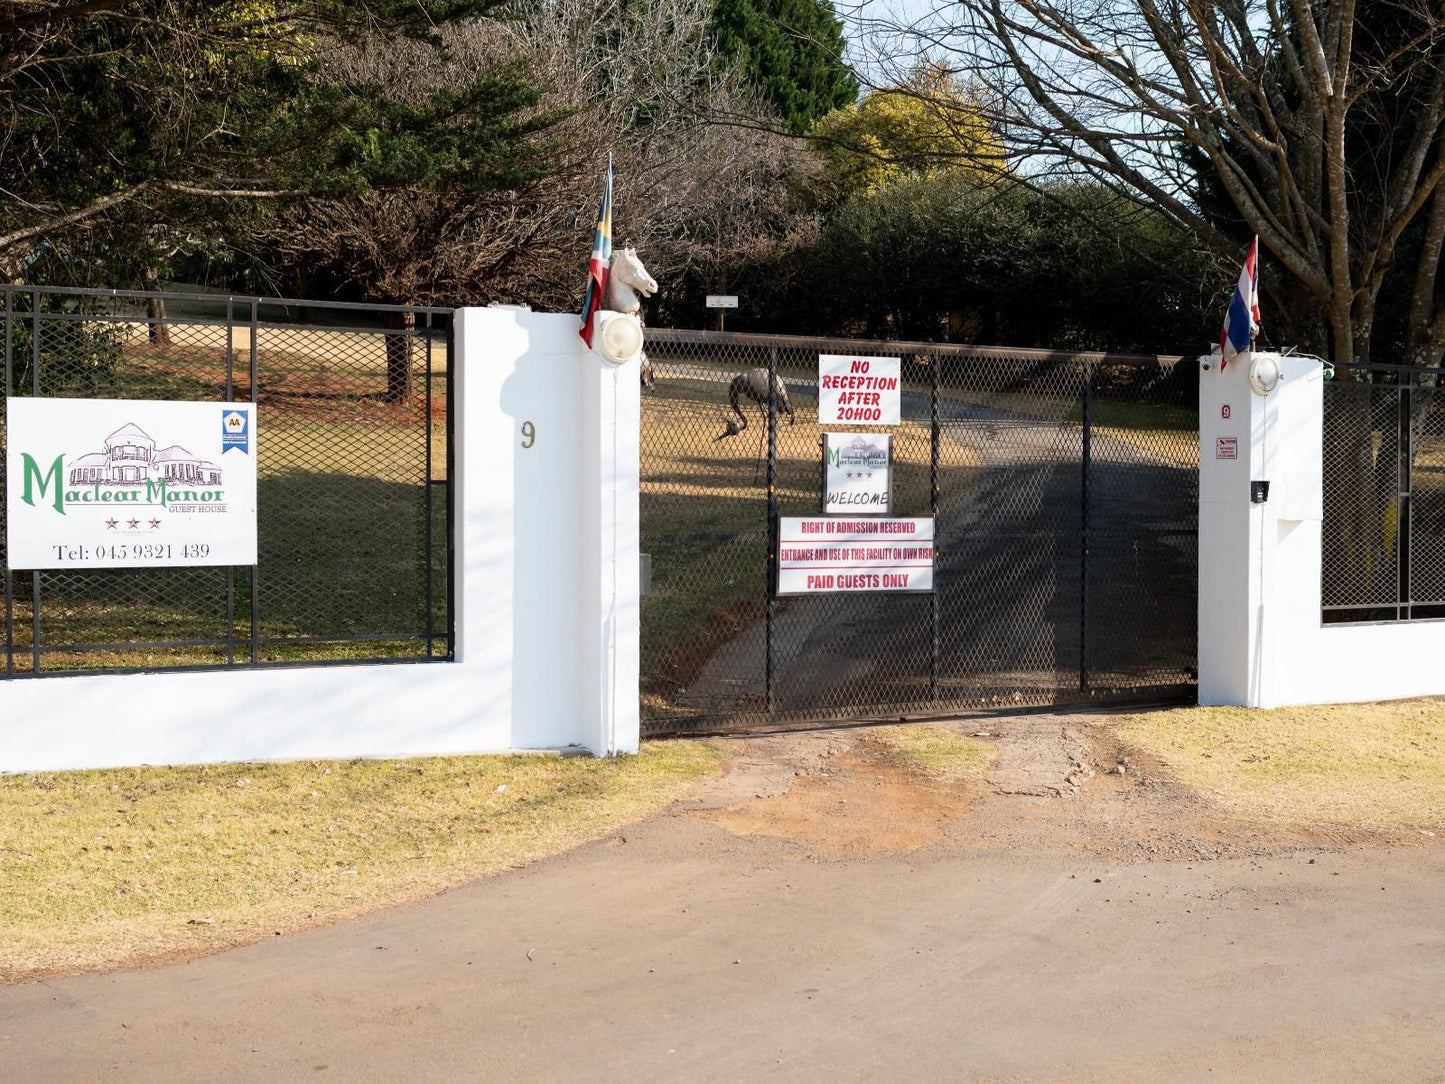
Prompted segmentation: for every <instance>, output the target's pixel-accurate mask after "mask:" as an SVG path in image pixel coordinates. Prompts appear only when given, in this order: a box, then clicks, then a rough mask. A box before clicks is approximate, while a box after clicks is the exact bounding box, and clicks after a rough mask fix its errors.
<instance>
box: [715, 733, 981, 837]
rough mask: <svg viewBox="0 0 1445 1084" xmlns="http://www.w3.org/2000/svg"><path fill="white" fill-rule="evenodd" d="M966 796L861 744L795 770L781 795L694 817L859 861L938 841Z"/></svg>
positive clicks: (871, 745)
mask: <svg viewBox="0 0 1445 1084" xmlns="http://www.w3.org/2000/svg"><path fill="white" fill-rule="evenodd" d="M971 805H972V796H971V795H970V793H969V792H968V789H967V788H966V787H964V786H961V785H942V784H939V783H936V782H931V781H929V779H928V778H927V777H925V776H923V775H922V774H921V773H919V772H917V771H913V770H909V769H906V768H902V767H899V766H898V765H896V764H894V763H891V762H890V761H889V758H888V755H887V750H886V748H885V747H884V746H882V745H880V744H878V743H875V742H870V741H860V742H858V744H857V745H856V746H855V747H854V748H853V749H851V750H849V751H848V752H845V753H843V754H842V755H841V756H838V757H837V758H836V759H835V760H834V762H833V763H830V764H827V765H823V766H820V767H818V768H816V769H814V770H811V771H807V772H799V774H798V775H796V776H795V778H794V779H793V781H792V785H791V786H789V787H788V788H787V789H786V790H785V791H784V792H783V793H781V794H775V795H769V796H766V797H755V798H753V799H750V800H748V801H745V802H742V803H740V804H739V805H735V806H731V807H729V808H726V809H713V810H706V811H701V812H699V813H698V814H697V815H698V816H700V817H703V818H704V819H706V820H709V821H711V822H712V823H714V824H717V825H720V826H721V827H723V828H726V829H727V830H728V831H729V832H732V833H733V834H734V835H739V836H772V837H774V838H776V839H785V840H793V841H795V842H797V843H799V844H803V845H805V846H806V848H807V849H808V851H809V852H810V853H816V854H821V855H823V856H825V857H829V858H861V857H865V856H867V855H872V854H880V853H883V852H887V851H903V852H907V851H915V850H917V849H918V848H920V847H924V846H928V845H930V844H934V843H937V842H939V841H940V840H942V839H943V838H944V836H945V834H946V829H947V827H948V825H949V824H950V823H951V822H952V821H954V820H956V819H957V818H959V817H961V816H963V815H964V814H965V813H966V812H967V811H968V809H969V807H970V806H971Z"/></svg>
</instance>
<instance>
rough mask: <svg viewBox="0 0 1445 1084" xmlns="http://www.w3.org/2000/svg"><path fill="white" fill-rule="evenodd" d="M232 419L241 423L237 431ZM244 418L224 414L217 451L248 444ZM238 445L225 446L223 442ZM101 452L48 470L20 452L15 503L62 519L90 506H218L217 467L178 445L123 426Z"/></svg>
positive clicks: (220, 496) (62, 460) (62, 459)
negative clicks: (19, 480) (73, 509)
mask: <svg viewBox="0 0 1445 1084" xmlns="http://www.w3.org/2000/svg"><path fill="white" fill-rule="evenodd" d="M232 418H239V419H240V422H241V424H240V426H239V430H238V431H237V430H236V429H235V428H234V427H233V423H232V422H231V419H232ZM246 422H247V416H246V415H245V414H244V413H242V412H240V411H227V412H225V416H224V417H223V418H222V448H223V449H225V448H227V447H239V448H241V449H242V450H243V451H244V450H245V448H246V443H245V442H246V441H247V439H248V433H247V429H248V426H247V424H246ZM232 439H234V440H236V441H239V443H236V444H228V443H226V442H227V441H228V440H232ZM102 445H103V447H102V449H101V450H99V451H94V452H87V453H85V454H84V455H81V456H79V457H76V458H74V459H70V460H69V461H68V462H67V457H66V456H65V455H64V454H63V453H62V454H61V455H58V456H56V457H55V459H54V461H53V462H51V463H50V464H48V465H42V464H40V463H37V462H36V461H35V459H34V458H33V457H32V456H30V455H29V454H28V453H24V452H22V453H21V461H22V470H23V472H24V478H23V482H22V489H21V493H20V499H21V500H22V501H24V502H25V503H26V504H28V505H30V506H32V507H36V506H38V505H41V504H50V505H52V506H53V507H54V509H55V511H57V512H59V513H60V514H61V515H64V514H65V512H66V509H67V508H69V507H77V506H86V505H95V504H132V505H137V506H140V505H152V506H159V507H162V508H167V507H169V506H171V505H172V504H176V503H186V504H210V505H216V504H219V503H220V502H221V501H222V499H223V498H224V496H225V493H224V490H223V489H222V488H221V468H220V467H219V466H217V465H216V464H215V463H212V462H210V461H209V460H206V459H202V458H201V457H200V456H198V455H195V454H193V453H192V452H190V451H189V450H188V449H186V448H183V447H181V446H180V445H179V444H172V445H170V446H168V447H164V448H163V447H160V446H159V442H158V441H156V440H155V439H154V438H153V437H151V435H150V434H149V433H147V432H146V431H145V430H144V429H142V428H141V427H140V426H138V425H136V424H135V423H134V422H127V423H126V424H125V425H123V426H121V427H120V428H119V429H117V430H116V431H115V432H113V433H111V434H110V435H109V436H107V437H106V438H105V439H104V441H102Z"/></svg>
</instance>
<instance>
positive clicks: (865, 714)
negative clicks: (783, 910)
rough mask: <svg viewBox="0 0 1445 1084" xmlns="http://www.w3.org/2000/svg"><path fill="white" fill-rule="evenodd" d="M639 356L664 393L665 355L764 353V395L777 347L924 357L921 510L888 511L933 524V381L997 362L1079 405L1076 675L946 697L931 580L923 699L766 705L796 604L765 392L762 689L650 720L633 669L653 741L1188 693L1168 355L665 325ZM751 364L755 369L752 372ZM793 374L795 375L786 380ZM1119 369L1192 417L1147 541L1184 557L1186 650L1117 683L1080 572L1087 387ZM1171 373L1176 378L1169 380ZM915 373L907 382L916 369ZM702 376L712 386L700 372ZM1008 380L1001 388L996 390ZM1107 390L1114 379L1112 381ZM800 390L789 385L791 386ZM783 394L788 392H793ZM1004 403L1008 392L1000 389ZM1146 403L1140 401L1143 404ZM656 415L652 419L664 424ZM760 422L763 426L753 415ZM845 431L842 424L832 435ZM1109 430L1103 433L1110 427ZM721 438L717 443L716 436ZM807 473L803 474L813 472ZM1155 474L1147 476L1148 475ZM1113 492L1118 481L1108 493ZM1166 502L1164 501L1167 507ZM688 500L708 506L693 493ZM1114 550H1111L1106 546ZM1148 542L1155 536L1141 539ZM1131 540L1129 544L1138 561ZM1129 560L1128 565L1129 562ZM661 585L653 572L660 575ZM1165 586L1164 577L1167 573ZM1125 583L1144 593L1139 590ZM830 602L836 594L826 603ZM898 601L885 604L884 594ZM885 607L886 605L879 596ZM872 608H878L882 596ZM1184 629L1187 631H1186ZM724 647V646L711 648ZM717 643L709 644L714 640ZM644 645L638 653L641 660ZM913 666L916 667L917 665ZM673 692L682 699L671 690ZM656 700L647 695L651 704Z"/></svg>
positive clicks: (939, 396)
mask: <svg viewBox="0 0 1445 1084" xmlns="http://www.w3.org/2000/svg"><path fill="white" fill-rule="evenodd" d="M648 349H649V353H650V357H651V360H652V365H653V368H654V370H655V372H656V373H657V374H658V377H659V381H660V382H661V383H662V384H663V385H664V386H665V382H666V380H667V378H668V375H669V364H668V359H669V358H676V357H679V356H681V357H685V358H694V359H695V355H697V354H699V353H701V354H703V355H708V354H713V355H720V356H721V357H723V358H728V357H733V358H736V357H737V356H741V357H742V358H744V359H745V360H751V361H758V360H761V359H762V358H763V357H766V367H767V371H768V375H769V381H768V384H769V387H770V388H771V387H773V386H774V384H775V381H776V379H777V377H778V375H779V372H780V352H791V353H792V354H802V355H805V356H807V357H811V358H812V360H813V361H814V362H816V355H817V354H818V353H837V354H853V355H885V356H899V355H901V356H903V357H905V358H908V359H912V360H913V361H914V362H918V361H920V360H921V359H924V358H926V359H928V361H927V362H926V363H925V365H924V366H922V367H926V370H927V373H926V377H925V378H924V379H926V381H927V387H926V394H927V396H928V404H929V411H928V419H927V421H928V482H927V493H928V504H927V508H926V509H924V508H918V509H909V508H896V509H895V513H896V514H897V515H923V514H928V515H932V516H933V517H935V522H936V523H939V524H940V525H941V524H942V520H940V519H939V517H940V514H941V508H940V498H941V496H942V489H941V473H942V472H943V470H944V464H942V463H941V446H942V443H943V437H944V434H945V431H946V430H947V429H948V428H949V426H950V424H952V423H951V422H950V420H949V419H948V418H944V417H941V412H940V404H941V402H942V403H946V402H948V401H949V390H948V388H947V387H946V384H947V383H948V381H949V380H950V379H951V377H952V376H956V375H957V373H956V371H955V370H957V367H958V366H964V367H967V366H970V365H972V366H982V367H988V366H991V365H993V366H1002V367H1004V368H1006V369H1011V370H1013V371H1016V372H1018V373H1022V374H1035V375H1037V374H1039V373H1042V372H1059V373H1065V372H1066V373H1068V374H1070V375H1071V376H1072V377H1074V378H1076V380H1077V385H1078V391H1079V399H1080V402H1079V404H1078V407H1079V409H1078V418H1077V430H1078V440H1079V454H1078V492H1079V500H1078V503H1077V507H1076V509H1075V511H1074V515H1076V516H1077V523H1076V525H1074V526H1073V527H1071V528H1070V531H1076V532H1077V542H1078V545H1077V552H1076V554H1075V556H1074V558H1073V559H1074V560H1075V561H1076V562H1077V569H1078V573H1077V574H1078V600H1077V636H1078V650H1077V666H1076V668H1075V671H1074V673H1075V677H1074V678H1070V679H1068V681H1067V683H1065V682H1064V681H1062V680H1056V681H1055V682H1054V683H1053V684H1052V685H1049V686H1047V687H1039V688H1037V689H1035V690H1027V689H1024V690H1021V689H1019V688H1017V687H1013V688H1006V687H1005V688H987V687H984V688H978V689H971V690H962V691H961V690H957V689H954V690H950V689H949V688H947V687H946V685H945V682H944V680H943V672H944V670H945V669H946V666H947V658H946V656H947V650H948V649H947V647H946V645H945V639H946V637H945V636H944V626H945V622H946V621H947V620H948V617H949V615H948V614H947V613H946V610H945V607H946V601H945V594H946V591H945V589H944V585H943V584H942V583H940V584H939V585H938V587H937V589H936V590H934V591H933V592H930V593H929V594H928V596H927V608H928V614H927V626H928V628H927V637H926V640H927V647H926V650H927V660H926V663H924V664H923V665H926V668H927V691H926V695H925V696H918V697H913V698H907V699H902V700H884V699H878V700H870V699H869V698H867V697H862V698H860V699H858V700H857V702H849V703H822V702H819V703H815V704H811V705H803V706H794V705H789V704H780V698H779V684H778V683H779V674H778V672H777V670H778V667H777V666H776V658H777V653H778V640H779V636H780V633H779V626H780V614H781V611H782V609H783V608H785V607H788V606H796V605H798V604H799V602H798V600H797V599H795V598H794V599H779V598H778V596H777V594H776V590H775V586H776V574H777V554H778V549H779V537H778V528H779V520H780V516H781V514H783V513H782V509H781V508H780V496H779V444H778V438H779V424H778V421H779V419H778V415H779V407H778V402H777V397H776V395H775V394H774V395H770V396H769V402H768V404H767V410H766V426H767V428H766V466H767V471H766V479H765V482H764V487H765V488H764V492H765V494H766V542H765V544H766V554H767V567H766V575H765V577H764V578H762V579H761V580H760V582H759V587H760V588H761V589H762V591H763V594H764V601H763V608H762V609H763V612H762V614H761V615H760V616H761V621H762V625H763V641H764V642H763V646H762V655H763V673H762V675H761V678H762V688H761V690H759V692H760V694H761V695H760V696H757V697H754V698H752V701H751V702H750V703H745V704H743V705H742V707H741V708H740V709H739V708H738V707H737V706H734V707H733V708H730V709H724V710H723V711H708V710H706V709H704V710H692V711H688V710H685V709H684V710H673V711H664V712H662V713H659V712H657V711H652V712H649V710H648V705H649V698H648V678H649V675H648V673H647V669H648V665H647V663H646V662H644V675H643V676H644V712H643V734H644V736H657V735H663V734H669V733H696V732H714V731H721V730H734V729H735V730H755V729H764V728H787V727H796V726H805V725H808V724H810V723H819V724H826V723H836V722H841V721H848V720H864V719H877V718H906V717H925V716H928V715H937V714H944V713H948V712H956V711H958V710H970V709H972V710H977V709H998V708H1005V709H1017V708H1020V707H1024V706H1030V705H1033V706H1038V705H1043V704H1069V703H1081V702H1088V703H1099V702H1105V701H1112V702H1127V701H1140V702H1145V701H1148V702H1156V701H1164V700H1173V699H1185V698H1189V697H1192V695H1193V694H1194V691H1195V688H1196V681H1195V678H1196V673H1195V669H1194V629H1195V620H1196V598H1195V590H1196V588H1195V581H1194V579H1193V575H1194V573H1193V570H1194V547H1195V546H1196V545H1197V499H1196V497H1195V494H1196V493H1197V467H1198V460H1197V454H1198V443H1197V439H1198V422H1197V399H1196V398H1194V397H1193V394H1192V393H1191V390H1190V389H1191V388H1192V382H1191V381H1188V380H1187V378H1188V377H1189V376H1192V374H1193V367H1192V366H1188V365H1182V366H1181V365H1180V363H1181V361H1182V360H1183V359H1182V358H1181V357H1178V356H1166V355H1158V356H1155V355H1129V354H1106V353H1090V352H1073V351H1046V350H1023V349H1012V348H996V347H977V346H952V345H941V344H933V343H905V342H886V341H862V340H846V339H844V340H840V339H816V338H803V337H794V336H766V335H748V334H733V333H724V332H700V331H680V330H672V329H653V328H649V329H648ZM696 365H697V362H696V360H692V361H690V362H687V363H686V364H682V365H680V367H679V368H678V374H680V375H681V376H682V377H685V376H686V374H687V372H688V370H689V367H696ZM745 367H752V366H748V365H745V364H744V362H739V361H733V363H732V365H731V369H736V370H741V369H743V368H745ZM757 367H761V366H757ZM796 368H797V367H796V366H794V369H795V371H796ZM1121 370H1122V371H1125V372H1127V373H1128V374H1130V375H1129V376H1128V378H1127V379H1128V380H1132V381H1134V383H1137V384H1139V385H1141V386H1153V387H1155V388H1156V391H1155V392H1154V399H1155V403H1154V405H1156V406H1162V407H1172V408H1173V409H1175V410H1176V411H1178V412H1180V413H1181V414H1182V413H1184V412H1187V411H1189V410H1190V409H1191V405H1192V407H1193V410H1194V414H1193V415H1192V416H1191V418H1190V420H1189V422H1187V423H1181V424H1182V426H1183V428H1181V429H1179V430H1177V431H1174V432H1173V433H1172V434H1171V441H1172V446H1171V448H1170V449H1169V456H1170V457H1172V458H1173V459H1174V460H1176V461H1179V462H1177V463H1176V465H1175V466H1174V467H1173V468H1172V473H1173V474H1174V475H1177V477H1174V478H1173V479H1172V481H1173V482H1175V483H1177V484H1178V485H1179V487H1181V488H1180V491H1179V492H1178V493H1176V494H1173V495H1172V497H1171V500H1172V503H1173V506H1174V507H1173V511H1172V514H1173V515H1174V516H1175V519H1174V521H1173V524H1172V526H1170V525H1166V527H1165V528H1164V529H1163V530H1162V531H1161V532H1160V537H1161V538H1162V537H1163V536H1164V535H1169V536H1171V537H1172V538H1173V539H1174V540H1175V543H1176V544H1177V545H1178V546H1179V548H1180V549H1181V551H1182V552H1183V554H1184V558H1185V560H1184V561H1183V564H1187V566H1188V573H1189V575H1188V584H1187V587H1186V586H1184V585H1183V584H1182V583H1176V585H1175V588H1176V590H1175V595H1176V596H1177V597H1176V598H1174V599H1173V600H1172V601H1173V603H1174V604H1175V607H1174V609H1175V612H1174V615H1173V616H1174V618H1176V619H1177V623H1178V626H1179V628H1178V632H1179V635H1180V636H1181V637H1182V640H1181V644H1187V650H1186V649H1185V648H1183V647H1181V648H1180V650H1177V651H1176V652H1174V655H1173V657H1172V658H1171V659H1170V660H1169V661H1168V664H1167V665H1165V666H1163V667H1155V668H1154V669H1153V670H1151V671H1149V672H1147V673H1142V674H1141V675H1135V677H1134V678H1129V677H1127V676H1126V677H1122V678H1121V676H1120V675H1119V674H1118V673H1112V674H1099V673H1098V672H1096V671H1095V669H1094V668H1093V667H1091V659H1092V658H1093V656H1094V655H1095V654H1096V653H1097V651H1096V644H1095V643H1093V642H1091V636H1092V637H1095V638H1097V634H1098V633H1099V631H1100V622H1099V615H1098V614H1096V613H1094V612H1092V611H1093V610H1094V606H1093V602H1092V600H1091V594H1092V593H1093V592H1092V591H1091V576H1092V574H1093V568H1092V565H1091V562H1093V561H1094V560H1096V539H1097V537H1098V535H1099V529H1100V523H1099V522H1098V515H1099V509H1098V508H1096V503H1097V502H1096V496H1095V488H1096V487H1095V483H1096V476H1097V474H1098V473H1099V470H1100V465H1099V464H1098V463H1097V462H1096V428H1097V424H1096V422H1097V420H1096V417H1095V415H1096V402H1095V392H1096V385H1097V384H1098V383H1099V379H1100V374H1102V373H1105V372H1108V373H1111V374H1113V376H1114V377H1117V375H1118V373H1119V372H1120V371H1121ZM1176 372H1177V374H1179V376H1181V377H1183V378H1184V379H1178V380H1175V379H1172V377H1173V376H1174V374H1175V373H1176ZM914 375H915V377H917V376H918V374H917V372H916V371H915V374H914ZM709 379H717V380H719V383H720V379H719V378H717V377H709ZM1007 382H1008V381H1007V379H1005V380H1003V381H1002V383H1003V384H1007ZM1111 382H1113V383H1117V382H1118V380H1117V379H1113V380H1112V381H1111ZM802 384H803V381H802V380H800V381H799V386H801V385H802ZM907 384H908V378H907V372H906V371H905V386H907ZM1160 386H1167V391H1166V392H1165V393H1164V394H1163V396H1162V397H1161V396H1160V395H1159V393H1158V390H1157V389H1158V387H1160ZM794 393H795V394H796V389H794ZM1003 394H1004V395H1007V394H1010V393H1009V392H1007V391H1004V393H1003ZM723 405H724V403H723V402H722V400H721V399H720V400H719V415H718V416H719V418H720V419H721V418H722V417H723V414H722V406H723ZM1148 405H1149V404H1148V403H1147V402H1146V403H1144V404H1143V407H1144V408H1147V406H1148ZM648 410H649V405H648V400H647V399H646V398H645V399H644V415H645V420H644V445H643V460H644V466H643V472H642V475H643V490H644V492H643V497H642V502H643V511H642V533H643V538H642V548H643V550H644V551H649V550H650V549H651V548H652V545H651V544H650V542H653V541H655V540H656V539H658V538H659V537H660V536H659V535H657V534H655V533H653V532H650V531H649V514H648V508H649V495H648V489H649V465H648V459H649V452H648V442H647V434H646V427H647V421H646V414H647V411H648ZM665 410H666V407H665V406H664V408H663V411H664V413H662V415H661V417H664V418H665V417H666V414H665ZM759 420H760V421H761V420H762V418H761V417H760V418H759ZM844 428H847V427H844ZM1072 428H1073V423H1061V426H1060V431H1061V432H1062V431H1064V430H1069V431H1070V432H1072ZM1109 432H1110V433H1111V434H1112V433H1115V432H1116V430H1114V429H1110V430H1109ZM1152 432H1153V431H1151V430H1149V429H1148V428H1147V427H1146V428H1144V429H1142V430H1140V431H1139V432H1138V433H1136V434H1134V436H1135V437H1137V438H1138V443H1139V444H1140V446H1141V449H1142V450H1141V452H1140V458H1143V459H1147V458H1148V456H1149V455H1150V454H1151V453H1150V452H1149V450H1148V441H1149V440H1151V439H1154V440H1155V443H1156V444H1157V443H1159V441H1158V439H1157V438H1158V434H1157V433H1155V434H1154V435H1153V437H1151V436H1150V434H1151V433H1152ZM716 439H719V440H720V439H724V438H721V437H719V438H716ZM1120 439H1121V438H1119V437H1117V436H1110V437H1109V438H1108V440H1109V442H1110V443H1111V444H1112V445H1114V446H1115V447H1116V452H1117V447H1118V446H1119V440H1120ZM815 469H816V468H815ZM1156 473H1157V472H1156ZM1112 488H1114V489H1117V488H1118V487H1117V486H1114V487H1112ZM1140 496H1141V499H1145V500H1147V499H1148V498H1149V496H1150V495H1149V494H1141V495H1140ZM1113 498H1114V502H1113V503H1115V504H1117V503H1118V500H1117V498H1118V494H1117V493H1116V494H1114V495H1113ZM1176 498H1177V499H1176ZM698 499H707V498H706V497H701V496H700V497H699V498H698ZM819 512H820V509H819V508H816V507H814V508H811V509H808V510H806V511H805V512H803V513H802V514H809V515H817V514H818V513H819ZM952 541H953V540H950V539H948V538H945V537H938V538H936V540H935V560H936V561H938V562H939V570H940V571H939V575H940V576H945V575H946V574H945V573H943V568H942V566H943V562H944V561H945V560H946V559H947V558H949V557H950V556H955V555H956V553H955V554H950V552H949V550H950V548H953V549H954V550H955V551H956V550H957V548H958V547H957V546H955V545H953V544H952ZM1114 541H1117V539H1115V540H1114ZM1154 541H1155V542H1157V541H1158V539H1155V540H1154ZM1138 545H1139V543H1138V540H1137V539H1136V540H1135V541H1134V547H1135V551H1136V554H1137V550H1138ZM1136 564H1137V556H1136ZM651 568H652V575H653V576H654V577H659V574H660V573H661V574H663V575H665V569H661V568H659V566H658V564H657V561H656V558H655V557H654V558H653V561H652V566H651ZM659 578H660V577H659ZM1176 579H1177V577H1176ZM1137 586H1140V587H1143V586H1144V584H1143V583H1142V582H1141V583H1139V584H1137ZM833 597H838V596H833ZM896 597H897V596H894V598H896ZM885 598H888V596H885ZM881 604H882V605H889V604H890V602H888V601H885V602H882V603H881ZM1111 605H1112V606H1113V608H1114V611H1115V612H1114V614H1113V615H1112V617H1111V620H1114V621H1115V624H1117V623H1118V621H1117V618H1118V612H1117V611H1118V608H1119V607H1118V601H1117V600H1114V601H1113V602H1112V604H1111ZM647 608H648V600H644V616H643V620H644V626H646V622H647V620H648V612H647ZM1186 626H1187V628H1186ZM724 642H725V641H724ZM718 646H719V647H721V646H723V645H722V644H719V645H718ZM646 652H647V648H646V646H644V653H645V654H646ZM920 662H921V660H920ZM684 691H685V690H684ZM653 700H656V697H655V696H654V697H653Z"/></svg>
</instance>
